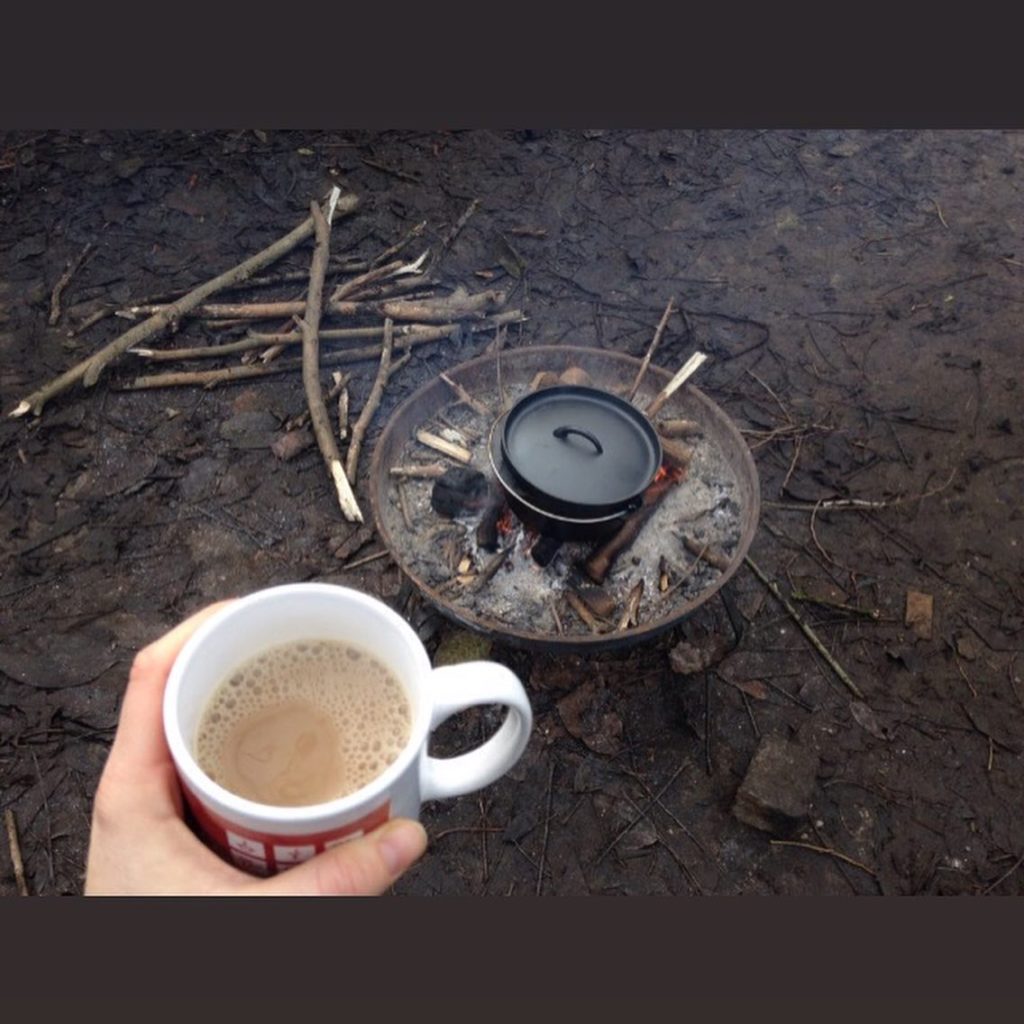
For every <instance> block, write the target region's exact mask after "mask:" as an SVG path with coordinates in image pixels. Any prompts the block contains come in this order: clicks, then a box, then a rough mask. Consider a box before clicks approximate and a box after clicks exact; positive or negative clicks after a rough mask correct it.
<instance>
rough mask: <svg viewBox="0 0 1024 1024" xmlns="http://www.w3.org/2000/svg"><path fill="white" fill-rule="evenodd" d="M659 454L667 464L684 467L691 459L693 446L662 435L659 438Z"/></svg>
mask: <svg viewBox="0 0 1024 1024" xmlns="http://www.w3.org/2000/svg"><path fill="white" fill-rule="evenodd" d="M661 454H662V455H663V456H664V459H665V462H666V463H667V464H668V465H669V466H672V467H676V468H679V467H685V466H689V465H690V463H691V462H692V461H693V446H692V445H688V444H684V443H683V442H682V441H672V440H669V439H668V438H664V437H663V438H662V439H661Z"/></svg>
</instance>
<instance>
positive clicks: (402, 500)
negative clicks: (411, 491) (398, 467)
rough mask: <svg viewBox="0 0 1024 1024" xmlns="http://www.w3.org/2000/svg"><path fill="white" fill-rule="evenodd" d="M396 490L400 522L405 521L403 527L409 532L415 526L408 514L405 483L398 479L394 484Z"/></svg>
mask: <svg viewBox="0 0 1024 1024" xmlns="http://www.w3.org/2000/svg"><path fill="white" fill-rule="evenodd" d="M396 490H397V491H398V508H399V510H400V511H401V513H402V522H403V523H405V528H406V529H407V530H408V531H409V532H410V533H411V532H412V531H413V530H414V529H415V526H414V524H413V521H412V516H411V515H409V502H408V501H407V500H406V497H405V484H403V483H402V482H401V481H399V482H398V484H397V486H396Z"/></svg>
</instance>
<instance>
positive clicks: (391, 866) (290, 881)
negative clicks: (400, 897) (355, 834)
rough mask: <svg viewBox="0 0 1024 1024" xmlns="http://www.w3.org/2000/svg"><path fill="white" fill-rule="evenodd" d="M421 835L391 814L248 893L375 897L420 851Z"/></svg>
mask: <svg viewBox="0 0 1024 1024" xmlns="http://www.w3.org/2000/svg"><path fill="white" fill-rule="evenodd" d="M426 848H427V833H426V832H425V831H424V830H423V826H422V825H421V824H420V823H419V822H418V821H410V820H409V819H407V818H396V819H395V820H394V821H389V822H388V823H387V824H386V825H382V826H381V827H380V828H378V829H375V830H374V831H373V832H370V833H369V834H368V835H365V836H360V837H359V838H358V839H353V840H352V841H351V842H348V843H343V844H342V845H341V846H335V847H334V848H333V849H331V850H327V851H326V852H324V853H321V854H318V855H317V856H316V857H314V858H312V860H307V861H306V862H305V864H299V865H298V866H297V867H294V868H289V869H288V870H287V871H285V872H284V873H283V874H280V875H277V876H276V877H275V878H271V879H269V880H267V881H265V882H259V883H257V884H256V886H255V888H254V889H253V890H252V891H253V892H258V893H261V894H263V895H267V896H271V895H277V896H378V895H380V894H381V893H382V892H384V891H385V890H386V889H387V888H388V887H389V886H390V885H391V884H392V883H393V882H394V881H395V880H396V879H397V878H398V877H399V876H400V875H402V874H403V873H404V872H405V871H407V870H408V869H409V868H410V867H411V866H412V865H413V864H414V863H415V862H416V861H417V860H419V858H420V857H421V856H422V855H423V851H424V850H426Z"/></svg>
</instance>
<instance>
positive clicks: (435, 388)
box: [369, 345, 761, 653]
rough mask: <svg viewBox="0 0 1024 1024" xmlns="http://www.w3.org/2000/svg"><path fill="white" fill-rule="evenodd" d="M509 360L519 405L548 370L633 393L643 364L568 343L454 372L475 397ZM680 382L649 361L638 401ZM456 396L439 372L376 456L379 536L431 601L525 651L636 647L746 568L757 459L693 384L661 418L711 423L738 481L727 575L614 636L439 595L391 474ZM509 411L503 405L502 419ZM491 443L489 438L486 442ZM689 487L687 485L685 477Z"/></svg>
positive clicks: (506, 376) (486, 359)
mask: <svg viewBox="0 0 1024 1024" xmlns="http://www.w3.org/2000/svg"><path fill="white" fill-rule="evenodd" d="M499 363H500V380H501V382H502V387H503V389H504V391H505V393H506V394H507V395H508V398H509V402H510V403H511V401H512V399H513V398H514V397H515V396H517V395H518V394H521V393H523V392H524V391H525V389H526V388H527V387H528V386H529V383H530V381H531V380H532V379H533V378H534V376H535V375H536V374H537V373H539V372H541V371H543V370H550V371H554V372H555V373H561V372H562V371H564V370H566V369H568V368H569V367H570V366H578V367H582V368H583V369H584V370H586V371H587V373H589V374H590V375H591V377H592V378H593V380H594V383H595V386H597V387H602V388H606V389H608V390H615V389H619V390H620V391H623V390H625V389H626V388H628V386H629V384H630V383H631V382H632V380H633V378H634V377H635V376H636V374H637V372H638V371H639V369H640V360H639V359H634V358H633V357H632V356H627V355H622V354H620V353H617V352H606V351H604V350H601V349H591V348H582V347H573V346H565V345H559V346H536V347H530V348H517V349H510V350H506V351H504V352H502V353H500V354H499V355H498V356H494V355H488V356H481V357H480V358H478V359H472V360H470V361H469V362H466V363H462V364H460V365H459V366H456V367H453V368H452V369H451V370H448V371H447V374H448V376H449V377H451V379H452V380H454V381H456V382H457V383H459V384H461V385H462V386H463V387H464V388H465V389H466V390H467V391H468V392H469V393H470V394H471V395H474V396H476V397H481V396H485V395H494V396H497V395H498V394H499V387H498V380H499ZM671 378H672V374H671V373H669V372H667V371H666V370H663V369H661V368H659V367H656V366H649V367H648V369H647V372H646V374H645V375H644V381H643V385H642V386H641V389H640V391H639V392H638V394H637V397H636V400H635V402H636V405H637V406H638V408H641V409H643V408H644V407H645V406H646V405H647V404H648V403H649V402H650V401H651V399H653V397H654V396H655V395H656V394H657V393H658V391H660V390H661V388H662V387H664V385H665V384H667V383H668V382H669V380H671ZM455 401H456V398H455V395H454V393H453V392H452V389H451V388H450V387H449V386H448V385H447V384H446V383H445V382H444V381H443V380H440V379H436V378H435V379H434V380H432V381H430V382H429V383H428V384H425V385H424V386H423V387H422V388H420V389H419V390H418V391H416V392H414V393H413V394H412V395H410V396H409V398H407V399H406V400H405V401H404V402H403V403H402V404H401V405H400V406H399V407H398V409H397V410H396V411H395V413H394V415H393V416H392V417H391V419H390V421H389V422H388V423H387V425H386V426H385V428H384V430H383V432H382V433H381V435H380V438H379V439H378V441H377V445H376V448H375V450H374V454H373V459H372V462H371V469H370V485H369V490H370V502H371V505H372V508H373V516H374V520H375V522H376V526H377V532H378V535H379V536H380V538H381V540H382V542H383V543H384V545H385V547H386V548H387V549H388V551H389V552H390V554H391V556H392V558H393V559H394V561H395V563H396V564H397V565H398V566H399V568H400V569H401V570H402V572H403V573H404V574H405V575H406V576H407V577H408V578H409V580H410V581H411V582H412V583H413V584H414V585H415V586H416V587H417V588H418V589H419V591H420V592H421V594H423V596H424V597H425V598H426V599H427V600H428V601H429V602H430V603H431V604H433V605H434V606H435V607H436V608H437V609H438V610H439V611H440V612H441V613H442V614H444V615H445V616H446V617H447V618H449V619H451V620H452V621H454V622H456V623H458V624H459V625H461V626H465V627H466V628H468V629H472V630H476V631H477V632H480V633H484V634H486V635H487V636H491V637H494V638H495V639H498V640H500V641H503V642H505V643H508V644H511V645H513V646H516V647H522V648H526V649H529V650H544V651H549V652H552V653H585V652H596V651H608V650H613V649H616V648H623V647H631V646H634V645H636V644H639V643H643V642H645V641H647V640H650V639H652V638H654V637H656V636H658V635H659V634H660V633H663V632H664V631H665V630H667V629H671V628H672V627H673V626H676V625H678V624H679V623H680V622H681V621H682V620H683V619H685V618H686V616H687V615H689V614H690V613H691V612H693V611H694V610H695V609H696V608H699V607H700V606H701V605H703V604H704V603H705V602H707V601H708V600H709V599H710V598H711V597H712V596H713V595H714V594H715V593H717V592H718V591H719V590H720V589H721V588H722V587H723V586H724V585H725V584H726V583H727V582H728V581H729V579H731V578H732V576H733V575H734V574H735V572H736V570H737V569H738V568H739V567H740V565H741V564H742V562H743V557H744V556H745V555H746V553H747V551H748V550H749V548H750V544H751V542H752V540H753V538H754V532H755V530H756V529H757V523H758V518H759V515H760V508H761V492H760V484H759V481H758V476H757V469H756V468H755V466H754V459H753V457H752V456H751V454H750V449H749V448H748V447H747V444H746V442H745V441H744V440H743V436H742V435H741V434H740V432H739V430H738V429H737V427H736V425H735V424H734V423H733V421H732V420H731V419H730V418H729V416H727V415H726V413H725V412H724V411H723V410H722V409H721V408H720V407H719V406H718V405H716V404H715V403H714V402H712V401H711V399H710V398H708V397H707V396H706V395H705V394H704V393H703V392H701V391H700V390H699V389H698V388H696V387H693V386H692V385H689V384H686V385H683V387H682V388H680V389H679V391H677V392H676V393H675V394H674V395H673V396H672V397H671V398H670V399H669V400H668V402H667V403H666V404H665V405H664V407H663V408H662V410H661V413H660V414H659V418H662V419H670V418H673V417H677V418H683V417H685V418H688V419H697V420H698V421H699V422H700V423H701V425H702V428H703V437H702V438H701V440H700V441H699V442H698V443H699V444H707V445H715V446H716V447H717V449H718V451H719V453H720V457H721V458H722V459H723V460H724V461H725V462H726V463H727V464H728V465H729V467H730V468H731V471H732V473H733V476H734V478H735V480H736V487H737V491H736V493H735V495H734V499H735V501H736V502H737V503H738V504H739V507H740V536H739V540H738V542H737V544H736V547H735V548H734V549H733V551H732V552H731V554H730V558H731V561H730V563H729V566H728V568H727V569H726V570H725V571H724V572H722V573H719V574H718V575H717V576H716V578H715V579H714V580H713V581H712V582H711V583H710V584H709V585H708V586H707V587H705V588H704V590H702V591H701V592H700V593H699V594H697V595H696V596H695V597H692V598H689V599H686V598H684V597H682V596H680V597H679V599H678V601H671V600H670V602H669V603H668V607H666V609H665V610H664V612H663V613H661V614H660V615H659V616H658V617H655V618H651V619H649V620H647V621H644V622H642V623H641V624H640V625H639V626H635V627H633V628H630V629H624V630H619V631H617V632H613V633H602V634H587V635H560V634H559V633H557V632H556V631H555V630H554V629H551V630H543V631H541V630H539V629H538V630H537V631H531V630H528V629H523V628H520V627H511V626H509V625H508V624H506V623H504V622H501V621H499V620H497V619H494V618H489V617H486V616H484V615H481V614H479V613H478V612H476V611H474V610H472V609H469V608H465V607H463V606H461V605H460V603H459V597H458V595H456V596H455V597H449V596H447V595H445V594H442V593H439V592H438V590H437V589H436V588H435V587H432V586H430V585H428V584H427V583H426V582H425V581H424V580H423V579H422V578H420V576H419V575H417V573H416V572H415V571H414V570H413V569H412V568H411V567H410V565H409V564H408V561H407V559H406V557H405V555H404V551H403V547H402V545H401V544H399V543H397V542H396V538H397V537H399V536H400V535H401V534H402V532H404V530H405V526H404V524H403V522H402V518H401V515H400V513H399V511H398V503H397V501H396V498H395V487H396V482H395V480H394V478H392V477H391V475H390V472H389V470H390V469H391V468H392V467H393V466H396V465H398V464H399V461H400V458H401V456H402V453H403V450H404V449H405V448H406V446H407V444H408V443H409V441H410V439H411V438H412V436H413V434H414V433H415V431H416V430H418V429H421V428H422V427H424V425H425V424H426V423H427V421H428V420H430V419H431V418H432V417H433V416H434V415H435V414H436V413H438V412H440V411H441V410H444V409H446V408H448V407H449V406H451V405H453V404H454V402H455ZM500 411H501V410H497V409H496V415H497V414H498V412H500ZM483 443H484V444H486V441H484V442H483ZM680 486H685V482H684V483H683V484H682V485H680Z"/></svg>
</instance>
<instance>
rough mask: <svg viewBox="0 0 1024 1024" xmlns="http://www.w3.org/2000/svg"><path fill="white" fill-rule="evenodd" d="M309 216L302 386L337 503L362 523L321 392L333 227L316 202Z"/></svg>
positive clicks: (301, 321) (351, 517) (301, 326)
mask: <svg viewBox="0 0 1024 1024" xmlns="http://www.w3.org/2000/svg"><path fill="white" fill-rule="evenodd" d="M310 216H311V218H312V220H313V224H314V230H315V232H316V248H315V249H314V251H313V261H312V263H311V264H310V268H309V291H308V292H307V294H306V315H305V317H304V318H303V319H302V320H300V321H299V328H300V330H301V331H302V383H303V386H304V387H305V389H306V404H307V405H308V406H309V419H310V423H311V424H312V426H313V434H314V435H315V437H316V441H317V444H318V445H319V446H320V454H321V455H322V456H323V459H324V464H325V465H326V466H327V471H328V473H329V474H330V476H331V479H332V480H333V481H334V486H335V489H336V491H337V494H338V504H339V505H340V506H341V511H342V514H343V515H344V516H345V518H346V519H347V520H348V521H349V522H359V523H361V522H362V521H363V514H362V512H361V511H360V509H359V505H358V504H357V502H356V498H355V495H354V494H353V493H352V487H351V485H350V484H349V481H348V478H347V477H346V476H345V472H344V470H343V469H342V466H341V453H340V452H339V451H338V445H337V443H336V442H335V440H334V431H333V430H332V429H331V421H330V418H329V417H328V415H327V406H326V405H325V404H324V398H323V394H322V393H321V391H320V348H319V346H320V342H319V338H318V337H317V331H318V330H319V329H320V312H321V309H322V307H323V288H324V276H325V274H326V270H327V257H328V254H329V252H330V248H329V246H330V226H329V225H328V223H327V220H326V218H325V217H324V215H323V214H322V213H321V212H320V208H319V207H318V206H317V205H316V203H311V204H310Z"/></svg>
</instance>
